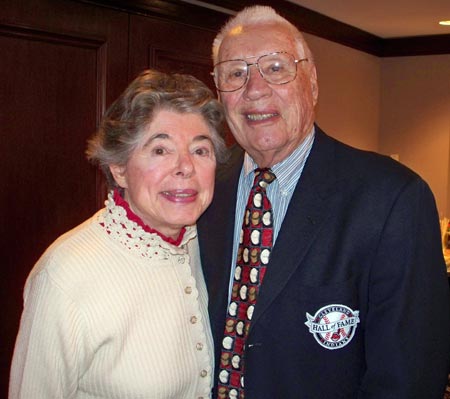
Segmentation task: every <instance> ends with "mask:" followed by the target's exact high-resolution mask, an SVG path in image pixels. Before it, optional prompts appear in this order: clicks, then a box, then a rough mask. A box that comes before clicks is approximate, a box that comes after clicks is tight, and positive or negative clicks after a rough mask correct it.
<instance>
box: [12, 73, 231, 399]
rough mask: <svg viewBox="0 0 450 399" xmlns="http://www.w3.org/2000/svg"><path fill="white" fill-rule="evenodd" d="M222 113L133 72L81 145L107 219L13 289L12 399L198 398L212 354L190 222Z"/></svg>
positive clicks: (62, 244)
mask: <svg viewBox="0 0 450 399" xmlns="http://www.w3.org/2000/svg"><path fill="white" fill-rule="evenodd" d="M222 120H223V114H222V109H221V106H220V104H219V103H218V102H217V101H216V100H215V99H214V98H213V94H212V92H211V91H210V90H209V89H208V88H207V87H206V86H205V85H204V84H203V83H201V82H200V81H198V80H197V79H195V78H193V77H191V76H187V75H166V74H163V73H159V72H156V71H145V72H143V73H142V74H141V75H140V76H139V77H138V78H137V79H136V80H134V81H133V82H132V83H131V85H130V86H129V87H128V88H127V89H126V90H125V92H124V93H123V94H122V95H121V96H120V97H119V99H118V100H117V101H116V102H115V103H114V104H113V105H112V106H111V108H110V109H109V110H108V112H107V114H106V116H105V118H104V119H103V122H102V124H101V127H100V129H99V131H98V132H97V134H96V135H95V136H94V137H93V139H92V140H91V141H90V142H89V146H88V151H87V154H88V158H89V159H91V160H93V161H94V162H96V163H98V164H99V165H100V166H101V168H102V170H103V171H104V173H105V174H106V178H107V180H108V183H109V186H110V187H111V191H110V193H109V195H108V200H107V201H106V207H105V208H104V209H102V210H100V211H99V212H98V213H96V214H95V215H94V216H93V217H91V218H90V219H89V220H87V221H85V222H84V223H83V224H81V225H80V226H78V227H76V228H75V229H73V230H71V231H69V232H68V233H66V234H64V235H63V236H61V237H60V238H59V239H58V240H56V241H55V242H54V243H53V244H52V245H51V246H50V247H49V248H48V249H47V251H46V252H45V253H44V255H43V256H42V257H41V258H40V260H39V261H38V262H37V264H36V265H35V267H34V269H33V270H32V272H31V274H30V276H29V277H28V280H27V282H26V286H25V294H24V298H25V301H24V302H25V307H24V312H23V315H22V320H21V325H20V330H19V334H18V338H17V342H16V347H15V353H14V358H13V364H12V371H11V380H10V392H9V394H10V399H15V398H27V399H30V398H33V399H44V398H45V399H49V398H117V399H119V398H120V399H131V398H133V399H137V398H140V399H142V398H152V399H157V398H186V399H187V398H189V399H193V398H208V397H210V390H211V385H212V374H213V349H212V345H213V343H212V338H211V332H210V327H209V319H208V313H207V301H208V298H207V291H206V288H205V283H204V279H203V274H202V270H201V266H200V260H199V251H198V244H197V238H196V227H195V223H196V220H197V219H198V217H199V216H200V215H201V213H202V212H203V211H204V210H205V209H206V207H207V206H208V205H209V203H210V202H211V199H212V196H213V190H214V175H215V168H216V160H221V158H222V157H223V156H224V151H225V147H224V143H223V140H222V138H221V133H222V131H221V130H222Z"/></svg>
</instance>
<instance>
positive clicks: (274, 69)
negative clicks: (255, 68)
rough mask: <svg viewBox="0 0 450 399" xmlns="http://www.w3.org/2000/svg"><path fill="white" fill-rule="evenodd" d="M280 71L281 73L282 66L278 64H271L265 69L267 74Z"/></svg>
mask: <svg viewBox="0 0 450 399" xmlns="http://www.w3.org/2000/svg"><path fill="white" fill-rule="evenodd" d="M281 71H283V65H282V64H280V63H276V64H272V65H270V67H269V68H267V72H268V73H279V72H281Z"/></svg>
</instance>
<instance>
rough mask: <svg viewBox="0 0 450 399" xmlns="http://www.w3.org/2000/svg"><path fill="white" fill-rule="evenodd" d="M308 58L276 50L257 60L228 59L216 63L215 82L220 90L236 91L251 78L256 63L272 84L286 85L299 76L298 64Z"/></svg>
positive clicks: (262, 74)
mask: <svg viewBox="0 0 450 399" xmlns="http://www.w3.org/2000/svg"><path fill="white" fill-rule="evenodd" d="M303 61H308V58H302V59H299V60H296V59H295V57H294V56H293V55H292V54H289V53H286V52H276V53H270V54H265V55H262V56H261V57H259V58H258V59H257V60H256V62H252V63H249V62H247V61H245V60H227V61H222V62H218V63H217V64H216V65H214V72H211V75H212V76H214V82H215V84H216V88H217V90H219V91H225V92H230V91H236V90H239V89H240V88H242V87H244V86H245V85H246V84H247V82H248V79H249V75H250V73H249V68H250V67H251V66H252V65H255V66H256V67H257V68H258V71H259V73H260V74H261V76H262V78H263V79H264V80H265V81H266V82H267V83H270V84H274V85H284V84H286V83H289V82H292V81H293V80H294V79H295V78H296V77H297V64H298V63H299V62H303Z"/></svg>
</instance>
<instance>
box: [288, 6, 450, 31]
mask: <svg viewBox="0 0 450 399" xmlns="http://www.w3.org/2000/svg"><path fill="white" fill-rule="evenodd" d="M289 1H291V2H292V3H295V4H298V5H300V6H302V7H305V8H308V9H310V10H313V11H316V12H318V13H320V14H323V15H326V16H327V17H330V18H333V19H336V20H338V21H340V22H344V23H346V24H348V25H351V26H354V27H356V28H359V29H362V30H363V31H366V32H368V33H372V34H374V35H376V36H378V37H381V38H393V37H411V36H426V35H445V34H450V26H441V25H439V24H438V22H439V21H440V20H450V0H289Z"/></svg>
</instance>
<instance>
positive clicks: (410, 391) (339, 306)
mask: <svg viewBox="0 0 450 399" xmlns="http://www.w3.org/2000/svg"><path fill="white" fill-rule="evenodd" d="M242 160H243V154H242V151H241V152H239V153H234V154H233V156H232V159H231V162H230V163H229V164H228V165H226V167H225V168H224V169H223V170H222V171H221V172H220V173H219V175H218V179H217V184H216V191H215V196H214V200H213V203H212V204H211V206H210V207H209V209H208V210H207V211H206V213H205V214H204V215H203V216H202V217H201V219H200V220H199V223H198V230H199V240H200V248H201V258H202V264H203V270H204V275H205V279H206V283H207V286H208V292H209V310H210V318H211V324H212V329H213V335H214V340H215V347H216V352H215V356H216V381H217V369H218V363H219V361H220V347H221V341H222V335H223V331H224V323H225V316H226V308H227V298H228V287H229V278H230V264H231V256H232V245H233V243H232V241H233V229H234V219H235V217H234V213H235V203H236V192H237V182H238V178H239V173H240V170H241V167H242ZM449 298H450V296H449V288H448V282H447V276H446V271H445V264H444V261H443V257H442V248H441V239H440V231H439V223H438V215H437V211H436V206H435V201H434V197H433V195H432V193H431V191H430V189H429V187H428V186H427V184H426V183H425V182H424V181H423V180H422V179H421V178H420V177H419V176H418V175H417V174H415V173H414V172H412V171H411V170H409V169H407V168H406V167H404V166H402V165H401V164H400V163H398V162H396V161H394V160H392V159H390V158H389V157H385V156H381V155H379V154H375V153H371V152H366V151H361V150H357V149H354V148H351V147H349V146H347V145H345V144H343V143H340V142H338V141H336V140H334V139H333V138H331V137H329V136H327V135H326V134H324V133H323V132H322V131H321V130H320V129H319V128H318V127H316V137H315V141H314V144H313V147H312V150H311V153H310V155H309V158H308V160H307V162H306V165H305V168H304V170H303V174H302V176H301V178H300V180H299V182H298V184H297V187H296V189H295V192H294V194H293V197H292V200H291V203H290V205H289V209H288V211H287V214H286V217H285V220H284V222H283V224H282V226H281V230H280V232H279V234H278V238H277V241H276V244H275V246H274V248H273V251H272V254H271V258H270V262H269V265H268V268H267V272H266V275H265V278H264V283H263V285H262V287H261V288H260V292H259V296H258V302H257V305H256V308H255V311H254V314H253V318H252V324H251V328H250V331H249V336H248V340H247V349H246V359H245V362H246V372H245V390H246V395H245V397H246V399H266V398H267V399H269V398H270V399H274V398H280V399H290V398H296V399H322V398H327V399H328V398H333V399H336V398H345V399H351V398H358V399H363V398H364V399H365V398H367V399H368V398H377V399H390V398H392V399H415V398H417V399H434V398H435V399H441V398H442V396H443V391H444V387H445V384H446V380H447V372H448V370H449V364H450V300H449Z"/></svg>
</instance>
